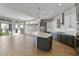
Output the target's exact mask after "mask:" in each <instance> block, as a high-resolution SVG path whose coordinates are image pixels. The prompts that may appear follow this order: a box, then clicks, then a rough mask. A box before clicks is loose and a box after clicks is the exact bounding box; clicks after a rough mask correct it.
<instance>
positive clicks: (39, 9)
mask: <svg viewBox="0 0 79 59" xmlns="http://www.w3.org/2000/svg"><path fill="white" fill-rule="evenodd" d="M58 4H59V3H2V4H1V5H3V6H5V7H7V8H10V9H12V10H16V11H18V12H22V13H24V14H26V15H29V16H32V17H36V18H38V17H40V18H50V17H54V16H56V15H58V14H60V13H62V12H64V11H66V10H68V9H70V8H72V7H73V6H74V5H75V3H62V5H61V6H58Z"/></svg>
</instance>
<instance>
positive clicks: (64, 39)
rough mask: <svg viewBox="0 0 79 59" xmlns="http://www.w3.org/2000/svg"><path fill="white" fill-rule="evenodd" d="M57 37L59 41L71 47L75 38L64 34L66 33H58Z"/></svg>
mask: <svg viewBox="0 0 79 59" xmlns="http://www.w3.org/2000/svg"><path fill="white" fill-rule="evenodd" d="M57 38H58V40H59V41H61V42H63V43H65V44H67V45H69V46H71V47H74V40H75V37H74V36H72V35H66V34H58V36H57Z"/></svg>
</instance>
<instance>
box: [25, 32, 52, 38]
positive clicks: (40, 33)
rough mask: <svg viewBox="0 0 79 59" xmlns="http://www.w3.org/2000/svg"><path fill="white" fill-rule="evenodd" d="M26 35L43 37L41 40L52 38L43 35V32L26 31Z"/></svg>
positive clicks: (48, 35)
mask: <svg viewBox="0 0 79 59" xmlns="http://www.w3.org/2000/svg"><path fill="white" fill-rule="evenodd" d="M26 34H30V35H34V36H38V37H43V38H48V37H50V36H52V34H49V33H45V32H32V31H30V32H28V31H27V32H26Z"/></svg>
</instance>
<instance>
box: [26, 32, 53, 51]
mask: <svg viewBox="0 0 79 59" xmlns="http://www.w3.org/2000/svg"><path fill="white" fill-rule="evenodd" d="M26 34H29V35H33V36H35V37H36V38H37V48H38V49H40V50H43V51H50V50H51V48H52V40H53V35H52V34H49V33H45V32H26Z"/></svg>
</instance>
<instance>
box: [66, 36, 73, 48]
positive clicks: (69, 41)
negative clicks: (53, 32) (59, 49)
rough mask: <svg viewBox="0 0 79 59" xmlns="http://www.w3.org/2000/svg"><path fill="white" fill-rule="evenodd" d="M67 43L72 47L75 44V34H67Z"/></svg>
mask: <svg viewBox="0 0 79 59" xmlns="http://www.w3.org/2000/svg"><path fill="white" fill-rule="evenodd" d="M67 44H68V45H70V46H72V47H73V46H74V37H73V36H70V35H67Z"/></svg>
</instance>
